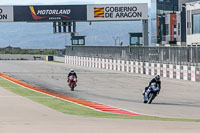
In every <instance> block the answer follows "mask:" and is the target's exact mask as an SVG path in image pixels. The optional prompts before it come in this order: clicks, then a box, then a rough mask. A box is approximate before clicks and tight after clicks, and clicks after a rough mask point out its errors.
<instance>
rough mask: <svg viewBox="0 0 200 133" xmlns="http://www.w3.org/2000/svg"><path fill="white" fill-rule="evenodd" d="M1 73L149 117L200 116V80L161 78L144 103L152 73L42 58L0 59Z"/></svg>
mask: <svg viewBox="0 0 200 133" xmlns="http://www.w3.org/2000/svg"><path fill="white" fill-rule="evenodd" d="M71 68H73V69H75V71H76V72H77V75H78V86H77V88H75V91H74V92H71V91H70V89H69V88H68V86H67V82H66V79H67V74H68V72H69V70H70V69H71ZM0 72H2V73H5V74H7V75H9V76H12V77H14V78H16V79H18V80H21V81H25V82H27V83H29V84H33V85H35V86H38V87H41V88H44V89H48V90H51V91H54V92H58V93H62V94H66V95H68V96H73V97H76V98H81V99H86V100H90V101H94V102H97V103H103V104H104V105H110V106H113V107H118V108H122V109H126V110H129V111H133V112H137V113H140V114H147V115H150V116H158V117H167V118H190V119H200V115H199V114H200V83H198V82H191V81H183V80H176V79H169V78H162V79H161V81H162V90H161V92H160V94H159V96H158V97H156V99H155V100H154V101H153V104H151V105H148V104H144V103H143V97H142V91H143V90H144V87H145V86H146V85H147V84H148V82H149V81H150V80H151V78H153V76H147V75H139V74H133V73H126V72H116V71H110V70H102V69H95V68H86V67H78V66H74V65H66V64H62V63H52V62H44V61H0Z"/></svg>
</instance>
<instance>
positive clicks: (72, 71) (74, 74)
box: [67, 69, 78, 86]
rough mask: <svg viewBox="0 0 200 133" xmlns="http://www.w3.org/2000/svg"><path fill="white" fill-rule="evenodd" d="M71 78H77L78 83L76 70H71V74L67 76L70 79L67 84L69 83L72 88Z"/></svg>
mask: <svg viewBox="0 0 200 133" xmlns="http://www.w3.org/2000/svg"><path fill="white" fill-rule="evenodd" d="M71 76H74V77H75V79H76V82H77V81H78V80H77V75H76V72H75V71H74V69H71V70H70V72H69V74H68V76H67V79H68V80H67V82H68V83H69V86H71V83H70V80H69V78H70V77H71Z"/></svg>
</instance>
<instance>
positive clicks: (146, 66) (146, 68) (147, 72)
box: [145, 62, 149, 75]
mask: <svg viewBox="0 0 200 133" xmlns="http://www.w3.org/2000/svg"><path fill="white" fill-rule="evenodd" d="M145 64H146V65H145V71H146V75H149V63H147V62H146V63H145Z"/></svg>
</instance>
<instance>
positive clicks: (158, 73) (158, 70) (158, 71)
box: [157, 64, 160, 75]
mask: <svg viewBox="0 0 200 133" xmlns="http://www.w3.org/2000/svg"><path fill="white" fill-rule="evenodd" d="M157 75H160V64H157Z"/></svg>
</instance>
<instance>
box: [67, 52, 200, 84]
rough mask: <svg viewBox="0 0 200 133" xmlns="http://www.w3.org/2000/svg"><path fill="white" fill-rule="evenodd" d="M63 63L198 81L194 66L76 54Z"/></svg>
mask: <svg viewBox="0 0 200 133" xmlns="http://www.w3.org/2000/svg"><path fill="white" fill-rule="evenodd" d="M65 64H71V65H77V66H84V67H91V68H98V69H107V70H114V71H122V72H129V73H136V74H146V75H152V76H155V75H160V76H161V77H168V78H174V79H182V80H189V81H197V82H200V69H199V68H198V67H195V66H184V65H174V64H160V63H149V62H137V61H127V60H115V59H104V58H91V57H78V56H65Z"/></svg>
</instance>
